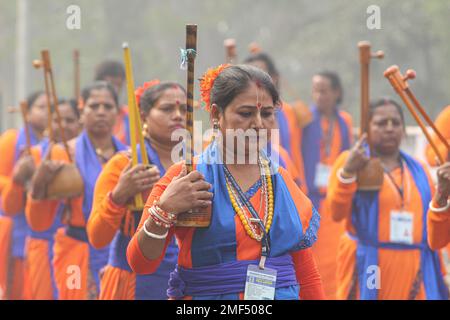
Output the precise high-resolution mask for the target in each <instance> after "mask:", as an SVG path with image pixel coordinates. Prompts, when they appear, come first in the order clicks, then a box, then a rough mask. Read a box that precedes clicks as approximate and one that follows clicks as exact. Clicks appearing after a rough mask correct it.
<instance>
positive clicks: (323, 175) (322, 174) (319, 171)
mask: <svg viewBox="0 0 450 320" xmlns="http://www.w3.org/2000/svg"><path fill="white" fill-rule="evenodd" d="M330 174H331V167H330V166H327V165H326V164H323V163H320V162H319V163H318V164H317V166H316V177H315V179H314V186H315V187H316V188H326V187H327V186H328V179H329V178H330Z"/></svg>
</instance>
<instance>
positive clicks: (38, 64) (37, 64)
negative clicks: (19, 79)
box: [33, 59, 44, 69]
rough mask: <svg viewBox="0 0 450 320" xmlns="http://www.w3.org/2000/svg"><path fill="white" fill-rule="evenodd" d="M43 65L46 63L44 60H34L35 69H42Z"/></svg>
mask: <svg viewBox="0 0 450 320" xmlns="http://www.w3.org/2000/svg"><path fill="white" fill-rule="evenodd" d="M43 65H44V62H43V61H42V60H39V59H36V60H33V67H34V68H35V69H39V68H42V66H43Z"/></svg>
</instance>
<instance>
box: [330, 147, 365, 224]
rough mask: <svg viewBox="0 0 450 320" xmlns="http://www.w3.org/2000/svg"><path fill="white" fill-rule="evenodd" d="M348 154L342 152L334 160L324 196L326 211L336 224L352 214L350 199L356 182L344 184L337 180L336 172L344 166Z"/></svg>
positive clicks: (354, 190)
mask: <svg viewBox="0 0 450 320" xmlns="http://www.w3.org/2000/svg"><path fill="white" fill-rule="evenodd" d="M348 154H349V152H348V151H344V152H342V153H341V154H340V155H339V157H338V158H337V159H336V161H335V163H334V165H333V168H332V170H331V175H330V180H329V186H328V192H327V196H326V203H327V206H328V210H326V211H327V212H330V213H331V215H332V218H333V220H334V221H336V222H339V221H342V220H343V219H346V218H349V217H350V215H351V213H352V199H353V195H354V194H355V192H356V188H357V185H356V182H353V183H349V184H346V183H342V182H341V181H339V179H338V178H337V172H338V170H339V169H340V168H342V167H343V166H344V163H345V161H346V159H347V157H348Z"/></svg>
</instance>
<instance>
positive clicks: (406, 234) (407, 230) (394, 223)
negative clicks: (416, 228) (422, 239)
mask: <svg viewBox="0 0 450 320" xmlns="http://www.w3.org/2000/svg"><path fill="white" fill-rule="evenodd" d="M390 229H391V230H390V231H391V232H390V242H394V243H404V244H412V243H413V214H412V213H411V212H408V211H395V210H393V211H391V226H390Z"/></svg>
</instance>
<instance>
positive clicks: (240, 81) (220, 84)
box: [211, 65, 280, 112]
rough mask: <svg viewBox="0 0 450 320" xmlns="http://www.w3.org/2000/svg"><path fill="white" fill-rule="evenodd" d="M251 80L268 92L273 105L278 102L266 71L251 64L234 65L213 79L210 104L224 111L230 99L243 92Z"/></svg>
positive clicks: (273, 85)
mask: <svg viewBox="0 0 450 320" xmlns="http://www.w3.org/2000/svg"><path fill="white" fill-rule="evenodd" d="M252 81H254V82H256V83H258V84H259V85H261V86H262V87H263V88H264V89H265V90H267V92H269V94H270V96H271V97H272V102H273V103H274V105H277V104H279V102H280V96H279V94H278V90H277V88H276V87H275V84H274V83H273V81H272V78H271V77H270V76H269V75H268V74H267V73H266V72H264V71H262V70H261V69H259V68H256V67H254V66H251V65H234V66H230V67H228V68H226V69H224V70H223V71H222V72H221V73H220V74H219V75H218V76H217V78H216V79H215V80H214V85H213V87H212V90H211V105H212V104H216V105H217V106H218V107H219V110H220V111H221V112H224V111H225V108H226V107H227V106H228V105H229V104H230V103H231V101H233V99H234V98H235V97H236V96H238V95H239V94H241V93H242V92H244V91H245V90H246V89H247V88H248V87H249V85H250V83H251V82H252Z"/></svg>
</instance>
